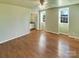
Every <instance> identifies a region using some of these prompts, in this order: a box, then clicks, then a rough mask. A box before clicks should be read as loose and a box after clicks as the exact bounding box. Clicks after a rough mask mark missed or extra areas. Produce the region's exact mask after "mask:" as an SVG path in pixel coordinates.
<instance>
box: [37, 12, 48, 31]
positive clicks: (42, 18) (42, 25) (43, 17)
mask: <svg viewBox="0 0 79 59" xmlns="http://www.w3.org/2000/svg"><path fill="white" fill-rule="evenodd" d="M39 22H40V30H43V31H44V30H45V23H46V11H40V21H39Z"/></svg>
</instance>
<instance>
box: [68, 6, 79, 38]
mask: <svg viewBox="0 0 79 59" xmlns="http://www.w3.org/2000/svg"><path fill="white" fill-rule="evenodd" d="M69 18H70V21H69V33H70V35H74V36H77V37H79V5H73V6H70V17H69Z"/></svg>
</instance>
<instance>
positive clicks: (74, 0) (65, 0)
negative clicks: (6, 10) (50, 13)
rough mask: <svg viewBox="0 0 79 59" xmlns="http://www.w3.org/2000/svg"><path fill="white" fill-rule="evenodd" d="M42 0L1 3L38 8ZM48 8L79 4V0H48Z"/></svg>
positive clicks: (10, 0)
mask: <svg viewBox="0 0 79 59" xmlns="http://www.w3.org/2000/svg"><path fill="white" fill-rule="evenodd" d="M39 1H40V0H0V3H5V4H13V5H18V6H23V7H28V8H36V7H38V5H39ZM46 1H47V4H46V8H49V7H59V6H65V5H71V4H78V3H79V0H46Z"/></svg>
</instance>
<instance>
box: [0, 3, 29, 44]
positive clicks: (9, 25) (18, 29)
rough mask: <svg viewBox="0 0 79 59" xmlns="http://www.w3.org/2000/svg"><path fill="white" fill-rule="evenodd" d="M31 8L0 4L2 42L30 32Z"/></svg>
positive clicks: (0, 37) (0, 38)
mask: <svg viewBox="0 0 79 59" xmlns="http://www.w3.org/2000/svg"><path fill="white" fill-rule="evenodd" d="M29 20H30V9H27V8H24V7H19V6H14V5H8V4H0V43H2V42H4V41H8V40H10V39H14V38H16V37H19V36H22V35H26V34H28V33H29V32H30V29H29V27H30V25H29Z"/></svg>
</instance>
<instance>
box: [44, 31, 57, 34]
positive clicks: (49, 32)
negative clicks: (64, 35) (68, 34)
mask: <svg viewBox="0 0 79 59" xmlns="http://www.w3.org/2000/svg"><path fill="white" fill-rule="evenodd" d="M45 31H46V32H49V33H54V34H59V33H58V32H51V31H47V30H45Z"/></svg>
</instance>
